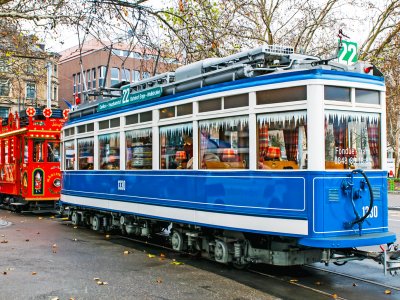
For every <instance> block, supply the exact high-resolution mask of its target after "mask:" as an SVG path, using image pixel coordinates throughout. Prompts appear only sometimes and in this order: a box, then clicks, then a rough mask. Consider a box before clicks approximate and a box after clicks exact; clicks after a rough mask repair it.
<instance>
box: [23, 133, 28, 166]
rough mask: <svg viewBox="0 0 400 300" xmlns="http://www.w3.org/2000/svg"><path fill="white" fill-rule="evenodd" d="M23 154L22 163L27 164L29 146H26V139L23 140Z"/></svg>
mask: <svg viewBox="0 0 400 300" xmlns="http://www.w3.org/2000/svg"><path fill="white" fill-rule="evenodd" d="M23 147H24V148H23V152H24V158H23V161H24V163H28V159H29V146H28V139H24V140H23Z"/></svg>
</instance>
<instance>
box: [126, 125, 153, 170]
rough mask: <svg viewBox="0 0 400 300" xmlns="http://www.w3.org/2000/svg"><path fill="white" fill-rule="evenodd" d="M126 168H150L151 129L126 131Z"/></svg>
mask: <svg viewBox="0 0 400 300" xmlns="http://www.w3.org/2000/svg"><path fill="white" fill-rule="evenodd" d="M125 136H126V169H127V170H132V169H151V168H152V155H153V154H152V153H153V151H152V129H151V128H148V129H139V130H131V131H127V132H126V135H125Z"/></svg>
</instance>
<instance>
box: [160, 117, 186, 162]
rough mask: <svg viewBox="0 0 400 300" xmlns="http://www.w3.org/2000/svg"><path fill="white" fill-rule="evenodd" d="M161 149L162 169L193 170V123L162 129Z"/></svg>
mask: <svg viewBox="0 0 400 300" xmlns="http://www.w3.org/2000/svg"><path fill="white" fill-rule="evenodd" d="M160 147H161V156H160V159H161V161H160V168H161V169H192V167H193V166H192V162H193V160H192V157H193V127H192V123H187V124H180V125H173V126H165V127H161V128H160Z"/></svg>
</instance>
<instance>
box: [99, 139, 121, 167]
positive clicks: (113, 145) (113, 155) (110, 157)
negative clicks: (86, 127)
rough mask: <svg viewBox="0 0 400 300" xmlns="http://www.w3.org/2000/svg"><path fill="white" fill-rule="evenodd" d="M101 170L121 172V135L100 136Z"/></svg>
mask: <svg viewBox="0 0 400 300" xmlns="http://www.w3.org/2000/svg"><path fill="white" fill-rule="evenodd" d="M99 154H100V157H99V165H100V169H101V170H119V133H110V134H103V135H99Z"/></svg>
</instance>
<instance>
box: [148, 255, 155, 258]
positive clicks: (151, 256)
mask: <svg viewBox="0 0 400 300" xmlns="http://www.w3.org/2000/svg"><path fill="white" fill-rule="evenodd" d="M147 257H148V258H154V257H156V256H155V255H154V254H147Z"/></svg>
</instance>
